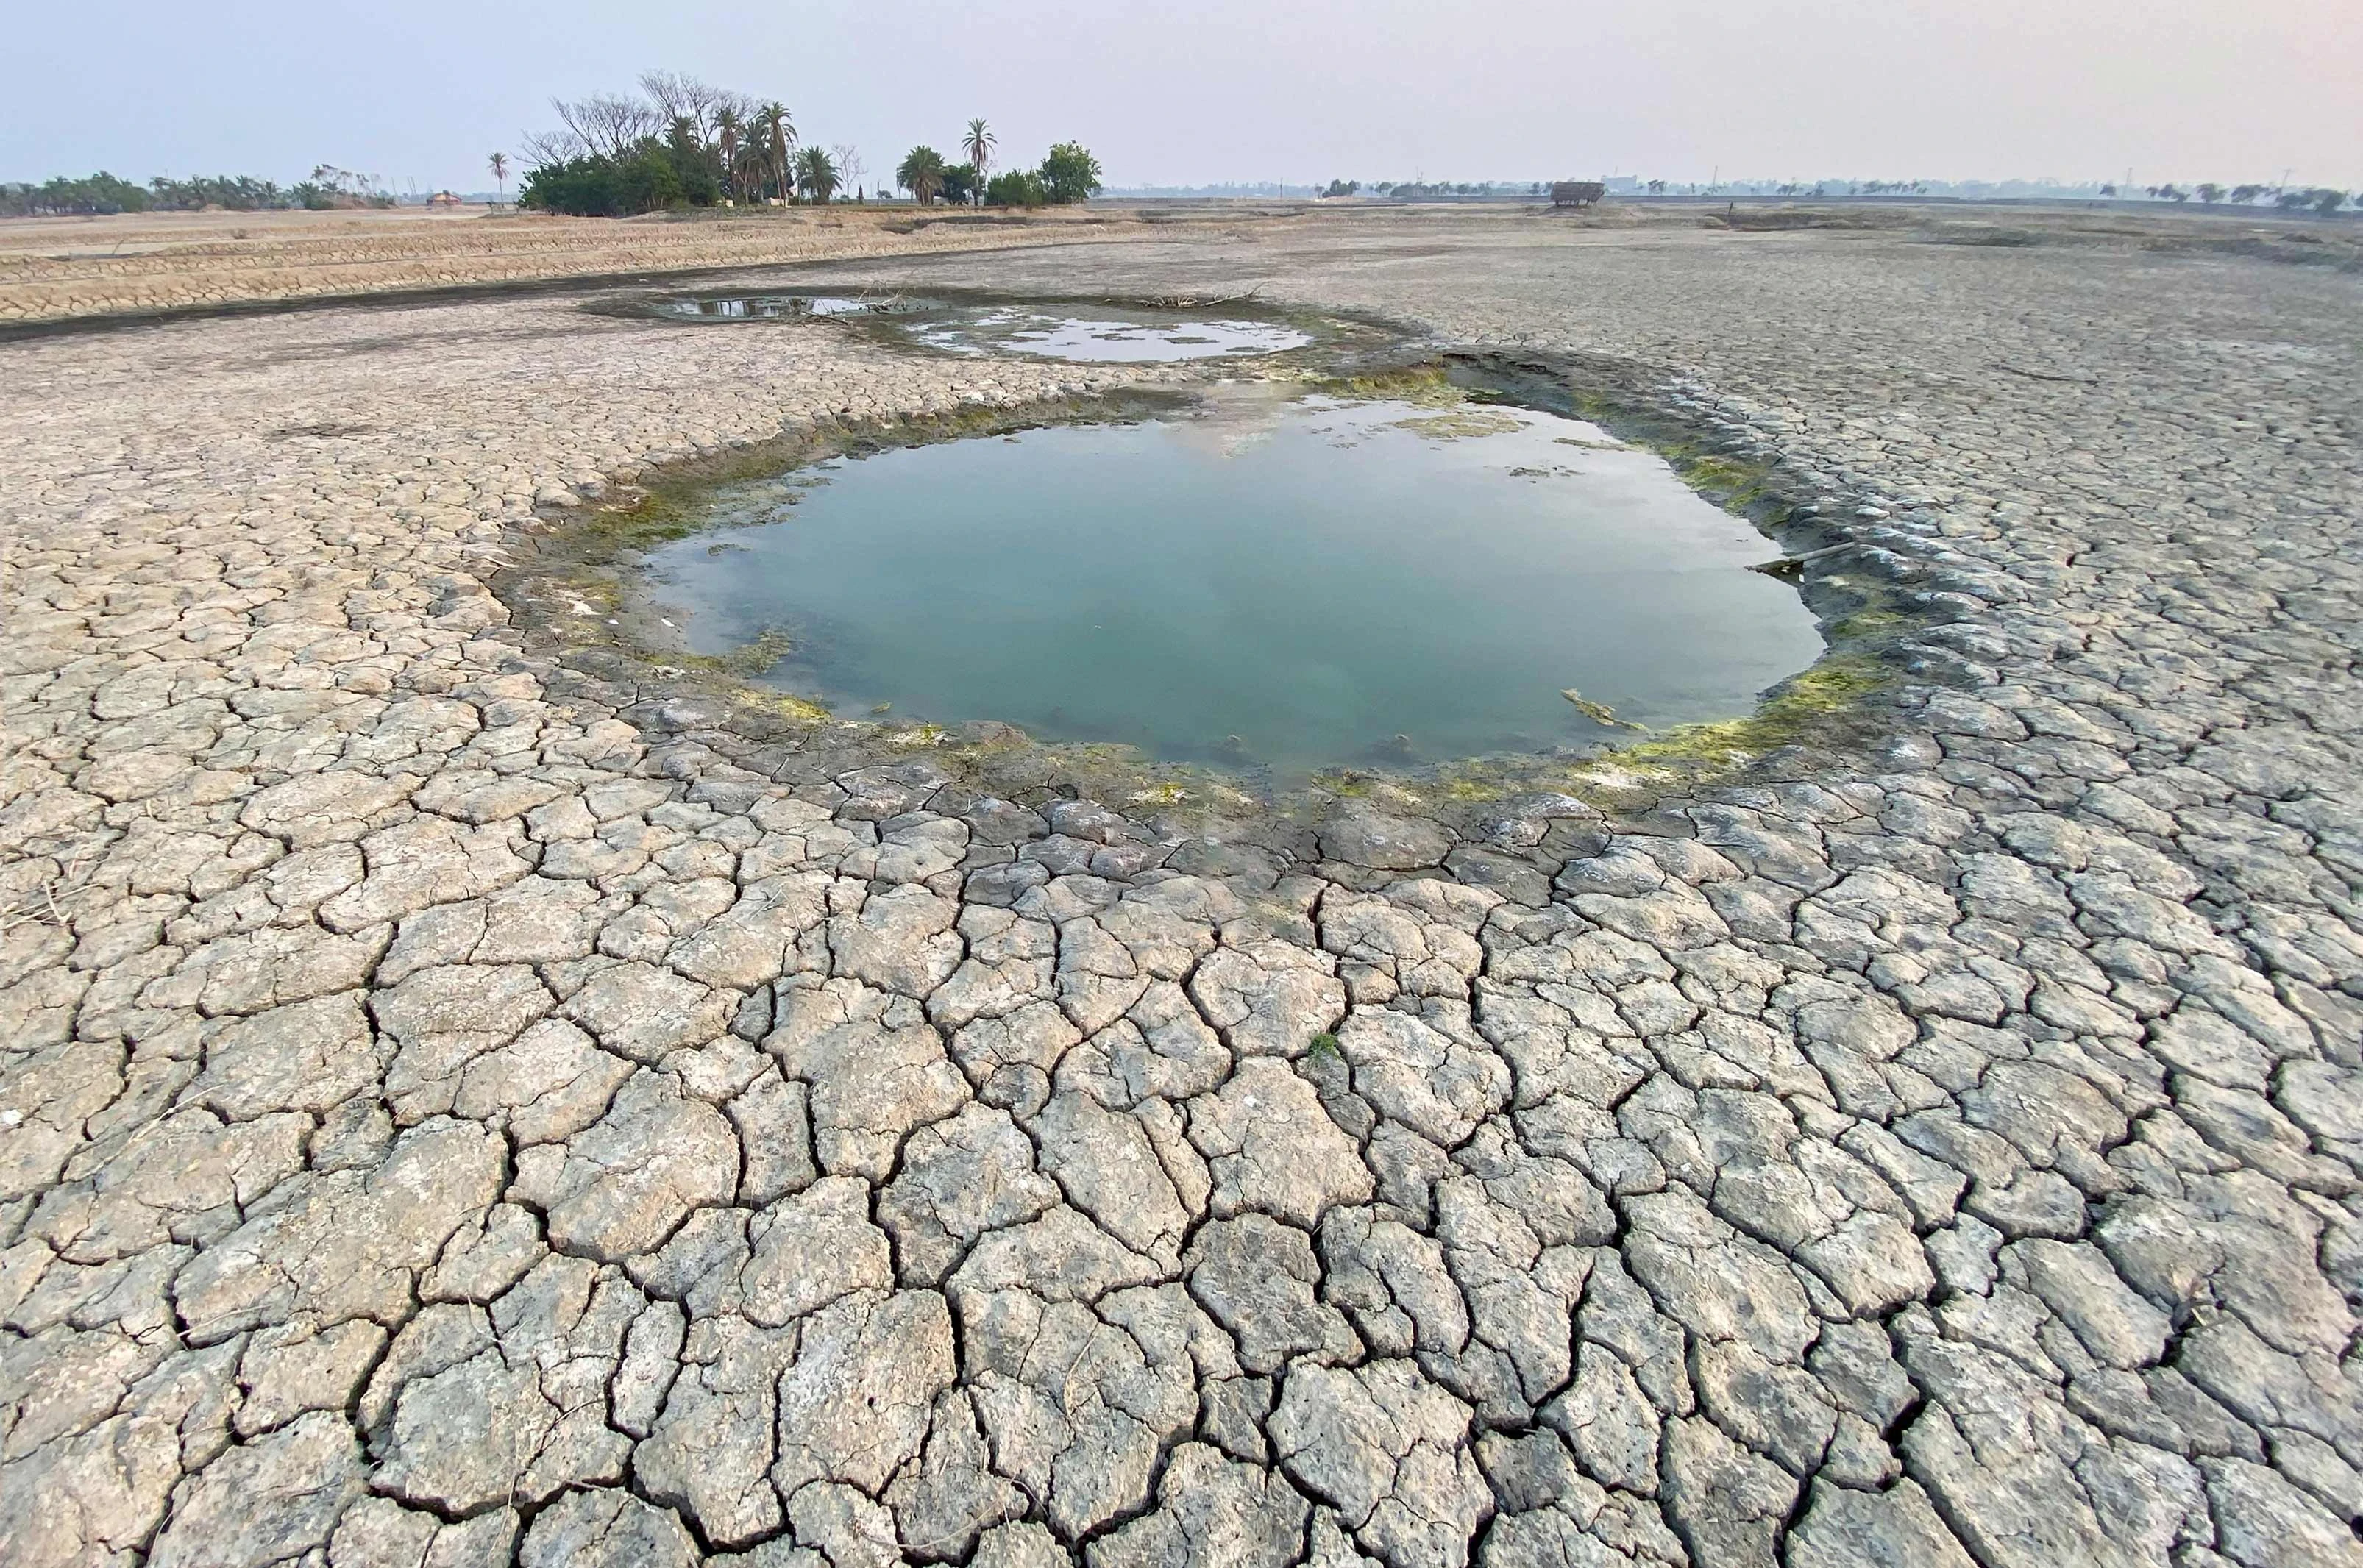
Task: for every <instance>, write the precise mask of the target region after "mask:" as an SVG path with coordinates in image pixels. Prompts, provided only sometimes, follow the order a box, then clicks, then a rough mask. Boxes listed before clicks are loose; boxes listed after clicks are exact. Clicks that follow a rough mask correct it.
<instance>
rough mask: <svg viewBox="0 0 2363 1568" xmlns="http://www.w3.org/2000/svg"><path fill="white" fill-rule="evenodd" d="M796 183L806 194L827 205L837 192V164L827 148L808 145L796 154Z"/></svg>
mask: <svg viewBox="0 0 2363 1568" xmlns="http://www.w3.org/2000/svg"><path fill="white" fill-rule="evenodd" d="M796 183H797V184H798V185H800V186H802V187H803V188H804V194H805V195H806V196H807V197H809V198H811V199H812V200H813V201H815V202H818V203H820V204H822V205H824V206H826V205H827V204H828V199H829V198H830V197H831V196H834V195H836V194H837V183H838V173H837V164H836V162H835V160H832V159H831V158H830V157H829V155H828V152H827V149H825V148H818V147H807V148H805V149H804V150H803V151H802V152H799V153H797V154H796Z"/></svg>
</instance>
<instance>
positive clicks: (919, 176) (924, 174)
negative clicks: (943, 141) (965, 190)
mask: <svg viewBox="0 0 2363 1568" xmlns="http://www.w3.org/2000/svg"><path fill="white" fill-rule="evenodd" d="M894 183H896V184H897V185H900V186H902V187H903V188H904V190H906V191H908V192H910V193H911V194H912V195H913V196H915V197H916V198H918V203H919V204H920V205H921V206H923V207H924V206H926V204H928V203H929V202H932V201H934V200H935V199H936V194H937V192H939V191H941V190H942V189H943V188H944V155H943V154H942V153H940V152H937V150H936V149H934V148H932V147H915V148H913V149H911V150H910V151H908V152H906V153H904V155H903V161H902V162H900V163H898V164H896V165H895V166H894Z"/></svg>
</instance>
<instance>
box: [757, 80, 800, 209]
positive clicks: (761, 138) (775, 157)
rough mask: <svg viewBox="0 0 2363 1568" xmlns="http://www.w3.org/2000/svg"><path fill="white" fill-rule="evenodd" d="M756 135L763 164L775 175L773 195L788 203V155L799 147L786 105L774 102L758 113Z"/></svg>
mask: <svg viewBox="0 0 2363 1568" xmlns="http://www.w3.org/2000/svg"><path fill="white" fill-rule="evenodd" d="M755 135H756V137H757V138H758V144H759V145H760V147H761V148H762V149H763V160H764V162H765V164H766V165H767V166H768V167H769V169H770V171H771V192H772V193H773V194H774V195H777V196H779V197H780V198H781V199H782V200H785V199H786V198H787V196H788V195H789V194H790V192H789V189H788V153H789V151H790V150H791V149H793V148H794V146H795V145H796V127H795V122H794V121H793V120H791V119H790V118H789V117H788V106H787V105H785V104H782V103H778V102H772V103H769V104H766V105H763V106H762V107H761V108H760V109H758V110H757V111H756V112H755Z"/></svg>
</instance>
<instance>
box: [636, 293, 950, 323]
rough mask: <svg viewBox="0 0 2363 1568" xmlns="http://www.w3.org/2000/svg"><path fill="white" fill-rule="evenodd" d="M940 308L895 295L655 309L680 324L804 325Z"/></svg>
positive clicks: (769, 298) (687, 303) (752, 297)
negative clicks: (821, 318)
mask: <svg viewBox="0 0 2363 1568" xmlns="http://www.w3.org/2000/svg"><path fill="white" fill-rule="evenodd" d="M942 308H943V307H942V306H941V305H940V304H937V302H936V301H934V300H919V299H911V298H908V297H906V296H904V295H899V294H896V295H884V296H871V295H861V296H855V295H850V294H733V295H730V296H728V297H727V298H723V299H703V300H701V299H681V300H666V301H664V302H662V303H661V304H659V305H658V306H657V307H656V309H657V314H658V315H667V316H671V317H674V318H676V319H678V320H682V321H808V320H810V319H811V318H813V317H814V316H865V315H915V314H916V313H918V312H921V311H933V310H940V309H942Z"/></svg>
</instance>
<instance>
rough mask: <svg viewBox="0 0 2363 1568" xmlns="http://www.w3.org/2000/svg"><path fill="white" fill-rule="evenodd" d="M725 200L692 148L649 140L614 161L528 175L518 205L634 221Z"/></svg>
mask: <svg viewBox="0 0 2363 1568" xmlns="http://www.w3.org/2000/svg"><path fill="white" fill-rule="evenodd" d="M721 199H722V182H721V179H720V177H719V176H717V175H716V173H715V171H714V168H713V165H712V161H711V160H709V159H707V158H706V157H705V156H704V149H701V148H698V147H696V146H694V145H693V144H692V145H682V144H680V143H678V142H676V143H675V144H674V145H671V146H668V145H667V144H665V143H663V142H660V141H658V140H657V139H656V138H654V137H644V138H641V139H640V140H639V141H637V142H635V143H633V144H632V145H631V146H630V147H628V148H627V149H625V150H624V151H623V152H621V153H619V154H616V155H615V156H613V157H610V156H608V155H606V154H605V153H597V152H586V153H583V154H582V155H581V156H580V157H576V158H570V159H567V160H565V161H564V162H562V163H544V164H540V165H538V167H536V168H533V169H529V170H527V171H526V176H525V178H524V179H523V180H522V181H520V182H518V184H517V205H519V206H521V207H536V208H538V209H540V210H541V211H543V212H551V213H568V214H571V215H573V216H576V217H629V216H632V215H634V214H637V213H651V212H658V211H661V210H662V209H664V208H667V207H679V206H693V207H710V206H712V205H713V204H715V203H716V202H717V201H720V200H721Z"/></svg>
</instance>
